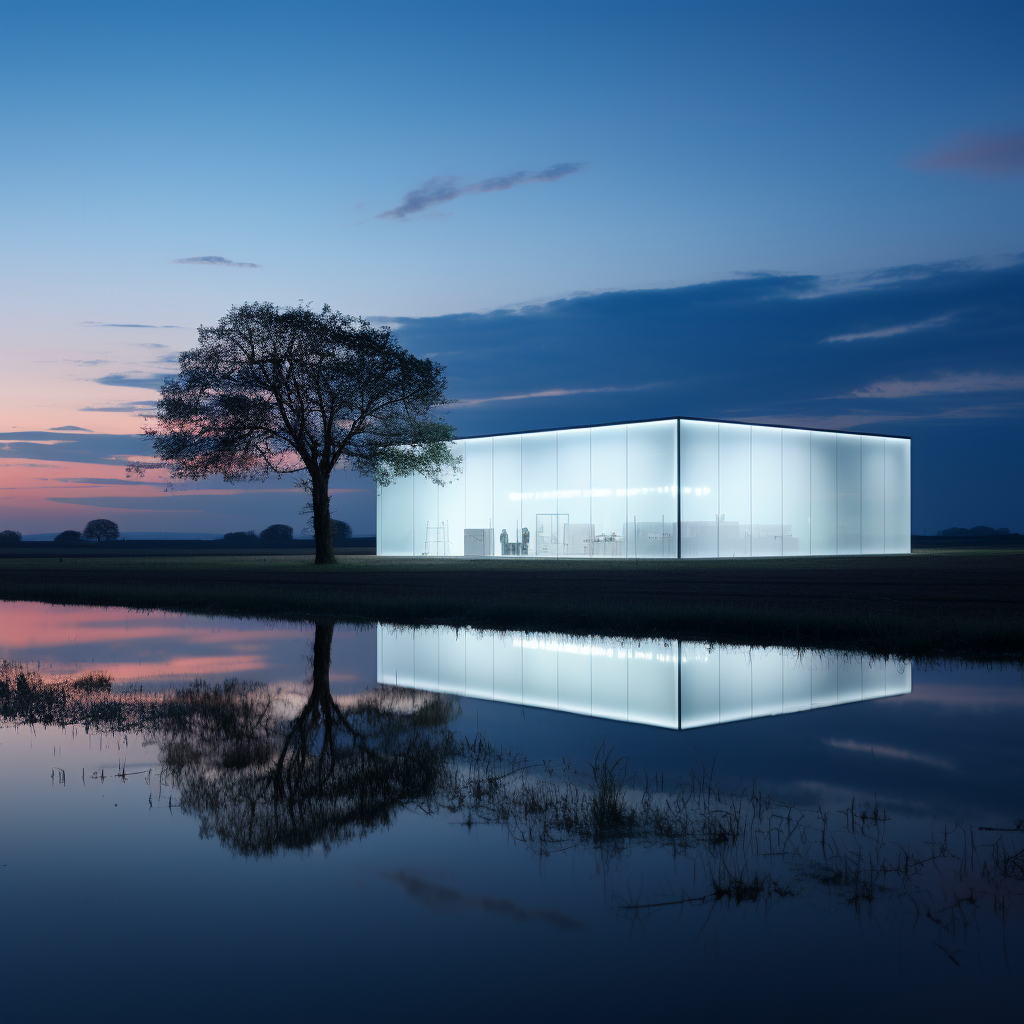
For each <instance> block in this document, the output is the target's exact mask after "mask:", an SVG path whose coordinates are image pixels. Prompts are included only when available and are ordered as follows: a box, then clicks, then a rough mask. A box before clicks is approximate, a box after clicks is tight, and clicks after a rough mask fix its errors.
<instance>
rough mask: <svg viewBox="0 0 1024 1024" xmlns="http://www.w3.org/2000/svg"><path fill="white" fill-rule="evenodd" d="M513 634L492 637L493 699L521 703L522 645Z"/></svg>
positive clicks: (499, 634) (500, 634)
mask: <svg viewBox="0 0 1024 1024" xmlns="http://www.w3.org/2000/svg"><path fill="white" fill-rule="evenodd" d="M517 641H519V637H518V636H516V634H514V633H497V634H495V636H494V699H495V700H502V701H505V702H506V703H508V704H522V703H523V645H522V643H521V642H517Z"/></svg>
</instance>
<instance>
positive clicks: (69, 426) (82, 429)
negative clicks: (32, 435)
mask: <svg viewBox="0 0 1024 1024" xmlns="http://www.w3.org/2000/svg"><path fill="white" fill-rule="evenodd" d="M50 429H51V430H77V431H80V432H81V433H83V434H92V433H94V431H92V430H90V429H89V428H88V427H76V426H75V425H74V424H73V423H68V424H67V425H66V426H63V427H50Z"/></svg>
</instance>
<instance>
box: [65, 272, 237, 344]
mask: <svg viewBox="0 0 1024 1024" xmlns="http://www.w3.org/2000/svg"><path fill="white" fill-rule="evenodd" d="M174 262H175V263H190V262H191V260H175V261H174ZM247 265H248V264H244V263H240V264H238V266H247ZM81 323H82V326H83V327H141V328H145V329H147V330H158V331H166V330H175V331H180V330H181V329H182V327H181V324H107V323H103V321H101V320H83V321H82V322H81Z"/></svg>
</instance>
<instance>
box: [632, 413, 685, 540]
mask: <svg viewBox="0 0 1024 1024" xmlns="http://www.w3.org/2000/svg"><path fill="white" fill-rule="evenodd" d="M626 432H627V433H626V523H625V533H626V552H627V554H628V555H629V556H630V557H631V558H675V557H676V515H677V508H676V421H675V420H663V421H662V422H660V423H631V424H630V425H629V426H628V427H627V428H626Z"/></svg>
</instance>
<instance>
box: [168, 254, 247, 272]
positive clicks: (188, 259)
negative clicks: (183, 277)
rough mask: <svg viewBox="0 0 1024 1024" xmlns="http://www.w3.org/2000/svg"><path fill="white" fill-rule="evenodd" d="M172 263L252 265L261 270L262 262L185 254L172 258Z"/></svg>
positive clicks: (219, 265) (212, 265) (222, 265)
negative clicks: (178, 257) (241, 261)
mask: <svg viewBox="0 0 1024 1024" xmlns="http://www.w3.org/2000/svg"><path fill="white" fill-rule="evenodd" d="M171 262H172V263H199V264H202V265H203V266H207V267H251V268H252V269H254V270H259V269H260V267H261V266H262V264H259V263H238V262H236V261H235V260H229V259H227V258H226V257H225V256H183V257H182V258H181V259H180V260H171Z"/></svg>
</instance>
